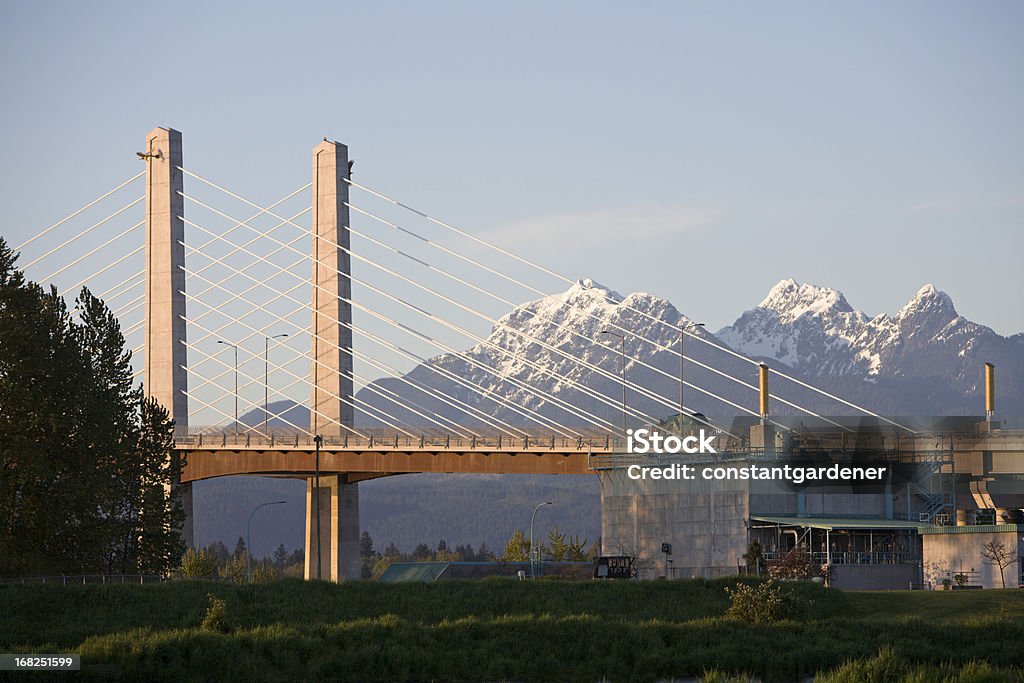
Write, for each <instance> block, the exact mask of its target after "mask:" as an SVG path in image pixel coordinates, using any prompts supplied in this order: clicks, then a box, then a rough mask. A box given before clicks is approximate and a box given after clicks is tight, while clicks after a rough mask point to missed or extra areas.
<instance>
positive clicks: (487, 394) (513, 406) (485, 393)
mask: <svg viewBox="0 0 1024 683" xmlns="http://www.w3.org/2000/svg"><path fill="white" fill-rule="evenodd" d="M203 256H204V257H205V258H213V257H210V256H208V255H203ZM307 258H308V257H307ZM226 267H227V268H229V269H231V270H234V271H236V272H237V273H238V274H239V275H242V276H243V277H248V278H250V279H253V278H252V277H251V276H249V275H248V274H246V273H244V272H242V271H238V270H237V269H234V268H233V267H231V266H226ZM187 272H188V271H187V270H186V273H187ZM200 279H203V280H204V281H206V282H210V283H211V284H215V283H212V282H211V281H209V280H205V278H202V277H200ZM215 286H216V287H218V288H220V289H222V290H223V291H227V290H225V289H224V288H223V287H222V286H221V285H215ZM286 298H288V299H290V300H291V301H293V302H295V303H298V304H299V305H300V306H309V304H308V303H305V302H300V301H299V300H297V299H295V298H293V297H290V296H288V297H286ZM248 303H249V304H250V305H253V306H256V307H257V308H260V305H259V304H256V303H255V302H251V301H249V302H248ZM357 307H359V305H358V304H357ZM360 308H362V307H360ZM366 310H367V311H368V312H369V313H370V314H371V315H377V314H376V313H374V312H372V311H369V309H366ZM265 312H266V313H268V314H270V315H272V316H273V315H276V314H274V313H271V312H270V311H265ZM324 317H326V318H327V319H328V321H330V322H335V323H337V324H339V325H344V326H347V327H350V329H354V328H351V326H349V325H347V324H346V323H342V322H341V321H339V320H337V319H335V318H333V317H331V316H326V315H325V316H324ZM382 319H383V320H385V321H386V322H388V324H390V325H392V326H395V327H398V328H399V329H401V330H404V331H406V332H408V333H411V334H417V335H419V334H420V333H418V332H416V331H415V330H411V329H410V328H408V327H407V326H404V325H402V324H400V323H396V322H394V321H391V320H390V319H387V318H382ZM422 337H423V338H424V339H425V340H427V341H428V342H429V343H431V344H432V345H434V346H435V347H437V348H439V349H441V350H443V351H446V352H450V353H453V354H454V355H457V356H460V357H462V358H463V359H464V360H466V361H467V362H469V363H471V364H474V365H476V366H478V367H481V368H482V369H484V370H485V371H486V372H489V373H491V374H494V375H495V376H496V377H497V378H498V379H499V380H503V381H510V380H509V378H507V377H503V376H502V375H500V374H499V373H497V371H495V370H494V369H493V368H490V367H489V366H486V365H483V364H480V363H479V362H477V361H475V360H474V359H471V358H469V357H468V356H465V355H464V354H462V353H461V352H460V351H457V350H454V349H452V348H451V347H448V346H446V345H443V344H441V343H440V342H436V341H434V340H432V339H431V338H430V337H427V336H426V335H422ZM395 348H396V349H397V350H398V351H399V352H401V353H405V354H406V355H410V354H408V353H407V352H404V351H403V350H402V349H400V348H399V347H395ZM412 355H413V356H414V357H415V358H417V359H418V360H420V361H423V360H424V359H422V358H419V357H418V356H415V355H414V354H412ZM428 367H431V368H432V369H435V370H437V368H433V366H428ZM449 374H450V373H449ZM451 378H452V379H453V380H454V381H457V382H459V383H461V384H463V385H464V386H466V382H465V380H462V379H461V378H459V377H458V376H457V375H452V377H451ZM470 384H472V383H470ZM472 386H474V387H477V389H478V390H479V391H480V393H481V394H482V395H483V396H484V397H487V398H490V399H491V400H494V401H497V400H496V399H495V398H494V397H493V396H491V395H490V392H489V391H486V390H481V388H479V386H478V385H475V384H473V385H472ZM525 388H526V390H527V391H533V393H535V394H536V393H538V392H537V391H536V390H533V389H532V387H529V386H528V385H527V386H525ZM541 398H542V400H548V399H550V397H544V396H542V397H541ZM502 401H505V399H502ZM504 406H505V407H507V408H509V409H512V410H514V411H517V412H520V413H521V411H520V408H519V406H517V405H516V404H515V403H514V402H507V401H506V402H505V403H504ZM526 410H529V411H530V412H531V413H534V414H535V415H537V416H538V417H542V416H539V414H536V413H535V411H532V410H530V409H528V408H526ZM543 420H544V421H546V422H549V423H550V425H546V426H549V428H554V429H559V427H558V426H557V423H555V422H554V421H552V420H550V419H549V418H543ZM608 424H609V425H610V423H608ZM563 435H565V434H563Z"/></svg>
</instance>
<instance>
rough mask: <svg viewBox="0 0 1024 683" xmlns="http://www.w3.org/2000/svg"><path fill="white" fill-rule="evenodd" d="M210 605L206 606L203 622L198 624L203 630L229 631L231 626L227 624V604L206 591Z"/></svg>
mask: <svg viewBox="0 0 1024 683" xmlns="http://www.w3.org/2000/svg"><path fill="white" fill-rule="evenodd" d="M206 597H207V598H208V599H209V600H210V606H209V607H207V608H206V616H204V617H203V623H202V624H200V625H199V627H200V628H201V629H203V630H204V631H212V632H214V633H231V626H230V625H228V616H227V615H228V604H227V603H226V602H225V601H224V600H223V599H221V598H218V597H217V596H216V595H214V594H213V593H207V594H206Z"/></svg>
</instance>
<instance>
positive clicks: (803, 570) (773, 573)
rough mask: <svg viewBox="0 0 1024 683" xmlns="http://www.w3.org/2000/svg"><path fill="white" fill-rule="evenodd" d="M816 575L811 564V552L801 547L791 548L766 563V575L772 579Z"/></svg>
mask: <svg viewBox="0 0 1024 683" xmlns="http://www.w3.org/2000/svg"><path fill="white" fill-rule="evenodd" d="M817 575H818V572H816V571H815V568H814V567H813V566H812V564H811V554H810V553H809V552H807V550H805V549H803V548H793V549H792V550H790V551H789V552H788V553H786V554H785V555H782V556H781V557H779V558H778V559H775V560H771V561H770V562H769V563H768V576H770V577H772V578H773V579H809V578H811V577H812V576H817Z"/></svg>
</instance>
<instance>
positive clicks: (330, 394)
mask: <svg viewBox="0 0 1024 683" xmlns="http://www.w3.org/2000/svg"><path fill="white" fill-rule="evenodd" d="M183 319H184V320H185V322H186V323H188V324H193V325H195V326H196V327H199V328H200V329H202V330H204V331H207V332H208V331H209V330H208V329H207V328H206V327H204V326H203V325H200V324H198V323H195V322H194V321H191V320H188V319H187V318H183ZM247 327H248V326H247ZM250 329H251V328H250ZM186 345H187V346H188V347H189V348H192V349H195V350H196V351H198V352H199V353H201V354H203V355H204V356H207V358H209V359H210V360H213V361H214V362H220V363H222V364H223V361H221V360H220V359H219V358H216V357H215V356H211V355H210V354H208V353H206V352H205V351H202V350H201V349H199V348H198V347H195V346H193V345H191V344H188V343H187V342H186ZM265 362H266V363H267V364H268V365H269V366H270V367H272V368H274V369H275V370H277V371H279V372H283V373H285V374H287V375H291V376H292V377H294V378H295V379H304V380H306V381H308V382H309V384H310V386H311V387H312V386H313V383H312V380H309V379H308V378H303V377H301V376H300V375H296V374H295V373H294V372H292V371H291V370H288V369H287V368H285V367H283V366H281V365H278V364H277V363H271V362H270V361H269V360H266V361H265ZM289 362H291V361H289ZM315 362H317V363H319V361H315ZM321 364H322V363H321ZM230 367H232V370H233V371H236V372H239V374H240V375H243V376H244V377H246V379H249V380H250V381H252V382H254V383H256V384H261V385H262V382H260V381H259V380H257V379H255V378H253V377H252V376H250V375H248V374H244V373H242V372H240V371H237V370H234V366H230ZM335 372H338V374H341V373H340V371H338V370H337V369H335ZM316 390H317V391H319V392H322V393H324V394H326V395H327V396H328V397H330V398H336V399H338V400H339V401H341V402H342V403H344V404H345V405H347V406H350V407H351V408H352V409H353V410H362V411H363V412H364V413H367V414H368V415H369V414H370V411H369V410H367V409H366V408H365V407H364V408H359V407H357V406H356V404H355V402H354V401H353V400H352V399H347V398H344V397H342V396H339V395H337V394H335V393H333V392H331V391H328V390H327V389H324V388H323V387H316ZM252 405H257V404H252ZM372 410H373V412H376V413H378V414H379V415H385V416H387V418H388V419H390V420H396V421H397V422H399V423H401V421H400V420H397V419H396V418H395V417H394V416H393V415H391V414H389V413H388V412H386V411H384V410H382V409H379V408H373V409H372ZM310 412H312V413H316V414H317V415H319V416H321V417H327V416H326V415H324V413H322V412H321V411H319V410H315V409H314V408H313V407H312V406H311V407H310ZM371 417H374V419H377V420H381V418H380V417H378V416H374V415H371ZM329 419H331V418H329ZM331 421H332V422H338V421H337V420H334V419H331ZM381 422H383V423H384V425H385V426H386V427H388V428H389V429H398V430H399V431H401V432H403V433H406V435H407V436H410V437H411V436H413V434H412V433H411V432H405V430H404V429H401V428H399V427H397V426H396V425H394V424H391V423H389V422H388V421H387V420H381ZM338 424H341V423H340V422H338ZM346 428H348V429H350V430H351V431H352V432H353V433H358V432H356V430H355V428H354V427H347V426H346Z"/></svg>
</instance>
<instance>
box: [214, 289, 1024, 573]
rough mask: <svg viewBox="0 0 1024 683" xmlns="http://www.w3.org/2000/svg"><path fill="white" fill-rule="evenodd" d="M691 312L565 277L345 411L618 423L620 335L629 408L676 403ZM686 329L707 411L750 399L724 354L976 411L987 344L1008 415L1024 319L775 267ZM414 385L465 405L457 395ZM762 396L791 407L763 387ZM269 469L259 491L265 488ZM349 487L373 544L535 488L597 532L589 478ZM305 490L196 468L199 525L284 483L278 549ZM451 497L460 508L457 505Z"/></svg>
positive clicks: (294, 536)
mask: <svg viewBox="0 0 1024 683" xmlns="http://www.w3.org/2000/svg"><path fill="white" fill-rule="evenodd" d="M690 324H692V321H691V320H690V319H689V318H687V317H686V316H685V315H683V314H682V313H680V312H679V311H678V310H677V309H676V308H675V307H674V306H673V305H672V304H671V303H670V302H668V301H667V300H665V299H661V298H659V297H656V296H653V295H650V294H644V293H634V294H630V295H628V296H622V295H620V294H618V293H617V292H615V291H614V290H612V289H610V288H607V287H604V286H602V285H600V284H598V283H596V282H594V281H592V280H581V281H579V282H577V283H576V284H575V285H573V286H572V287H570V288H569V289H568V290H567V291H565V292H562V293H559V294H555V295H551V296H547V297H544V298H542V299H539V300H536V301H532V302H529V303H526V304H523V305H521V306H518V307H517V308H515V309H514V310H512V311H510V312H509V313H508V314H507V315H505V316H504V317H502V318H501V319H499V320H498V322H497V324H496V325H495V326H494V328H493V329H492V330H491V333H490V335H489V336H488V337H487V338H486V341H485V342H482V343H479V344H477V345H476V346H473V347H471V348H469V349H467V350H466V351H464V352H462V353H458V354H456V353H447V354H442V355H439V356H436V357H434V358H431V359H430V360H429V361H427V362H425V363H422V364H420V365H419V366H417V367H416V368H414V369H413V370H412V371H411V372H409V373H408V374H407V375H406V378H407V379H408V380H409V382H410V383H412V384H416V385H418V386H419V387H422V388H424V389H425V390H421V389H418V388H414V387H413V386H411V384H410V383H406V382H402V381H401V380H399V379H396V378H383V379H379V380H377V381H376V382H374V383H373V384H372V385H370V386H374V387H376V388H377V389H379V391H377V392H375V391H374V390H373V389H370V388H368V387H363V388H362V389H361V390H360V391H359V392H358V393H357V395H356V403H357V405H359V406H365V407H366V408H367V410H366V411H365V412H363V411H359V412H357V416H356V419H357V424H362V425H366V426H375V425H376V424H377V423H375V421H374V419H373V418H372V417H371V414H372V413H374V410H373V409H375V408H376V409H383V410H385V411H386V412H387V413H390V414H391V415H393V416H395V417H396V418H398V419H399V420H401V421H403V422H407V423H410V424H418V423H422V422H423V419H422V418H420V417H419V416H417V415H416V414H415V413H413V412H411V411H410V410H409V409H408V408H407V405H406V404H410V405H413V406H415V407H416V409H417V410H419V411H420V412H424V411H426V410H429V411H430V412H432V413H434V414H436V415H439V416H442V417H443V418H445V419H446V420H449V421H451V422H455V423H459V424H463V425H479V424H481V423H482V421H483V420H482V418H481V417H480V414H481V413H485V414H486V415H489V416H492V417H493V418H494V419H495V420H497V421H500V422H501V423H504V424H507V425H524V424H531V423H532V421H533V420H534V419H535V418H536V419H548V420H550V421H553V422H556V423H558V424H559V425H565V426H572V427H579V428H596V427H598V426H601V425H602V424H604V425H608V424H612V425H618V424H619V421H620V420H621V394H620V392H621V386H622V384H621V371H622V367H621V365H620V364H621V363H622V352H623V351H624V352H625V356H626V362H625V373H626V377H627V380H628V382H629V383H630V388H629V391H628V392H627V403H628V405H629V407H630V410H631V412H632V413H633V414H632V415H631V416H630V420H631V422H636V421H639V420H641V419H643V418H646V419H655V420H656V419H663V418H666V417H669V416H671V415H673V414H677V413H678V412H679V408H678V402H679V372H680V366H679V363H680V358H679V355H678V349H679V344H680V333H679V328H680V326H681V325H690ZM605 331H606V332H607V333H605ZM690 331H691V333H692V336H688V337H687V338H686V340H685V347H684V350H685V361H686V365H685V368H684V371H685V378H686V381H687V383H688V385H687V387H686V388H685V393H684V402H685V405H686V407H687V409H688V410H691V411H692V410H696V411H700V412H702V413H704V414H705V415H708V416H710V417H713V418H716V419H720V420H723V421H724V420H728V419H729V418H730V417H731V416H733V415H735V414H737V413H738V412H740V410H741V409H746V410H749V411H754V410H756V409H757V393H756V391H755V390H754V389H753V387H755V386H756V378H757V366H756V363H751V362H750V361H749V360H746V359H743V358H741V357H739V355H742V356H746V357H748V358H750V359H752V360H754V361H757V362H764V363H767V364H768V365H769V366H770V367H771V368H772V369H773V370H776V371H781V372H784V373H786V374H789V375H792V376H793V377H795V378H797V379H799V380H801V381H803V382H807V383H809V384H813V385H814V386H816V387H819V388H820V389H823V390H825V391H827V392H830V393H834V394H837V395H839V396H841V397H843V398H845V399H846V400H848V401H850V402H852V403H855V404H858V405H861V406H864V407H866V408H869V409H870V410H873V411H875V412H878V413H882V414H888V415H949V414H965V415H970V414H975V415H981V414H982V413H983V410H984V405H983V398H982V394H983V388H984V379H983V378H984V375H983V364H984V362H986V361H987V362H991V363H993V364H995V365H996V368H997V373H998V384H997V387H998V388H997V393H998V406H997V407H998V408H999V412H1001V413H1002V414H1004V415H1016V416H1019V415H1024V390H1022V388H1021V387H1024V334H1015V335H1013V336H1010V337H1004V336H1001V335H999V334H997V333H996V332H995V331H993V330H992V329H990V328H988V327H986V326H984V325H981V324H979V323H975V322H972V321H970V320H967V319H966V318H964V317H963V316H961V315H959V314H958V313H957V311H956V308H955V306H954V304H953V301H952V299H951V298H950V297H949V295H947V294H946V293H944V292H941V291H939V290H937V289H936V288H935V287H934V286H932V285H925V286H924V287H922V288H921V289H920V290H918V292H917V293H916V294H914V295H913V296H912V297H911V298H910V300H909V301H908V302H907V303H906V304H905V305H904V306H903V307H902V308H900V309H899V310H898V311H896V312H895V313H894V314H892V315H889V314H882V315H877V316H874V317H869V316H867V315H866V314H864V313H863V312H861V311H858V310H856V309H854V308H853V307H852V306H851V305H850V304H849V302H848V301H847V300H846V297H845V296H844V295H843V294H842V293H841V292H839V291H838V290H835V289H831V288H828V287H821V286H817V285H811V284H800V283H798V282H796V281H794V280H791V279H789V280H782V281H781V282H779V283H778V284H776V285H775V286H774V287H772V288H771V290H770V291H769V292H768V295H767V296H766V297H765V298H764V300H762V301H761V302H760V303H759V304H758V305H757V306H755V307H754V308H752V309H750V310H748V311H746V312H744V313H743V314H742V315H740V316H739V318H737V319H736V321H735V322H734V323H733V324H732V325H729V326H727V327H724V328H722V329H720V330H718V331H717V332H714V333H712V332H710V331H708V330H705V329H704V328H702V327H692V328H691V329H690ZM609 333H614V335H619V336H614V335H613V334H609ZM577 359H578V360H577ZM726 375H728V376H729V377H727V376H726ZM690 384H692V385H693V386H692V387H691V386H689V385H690ZM632 385H636V387H641V388H635V387H633V386H632ZM430 390H437V392H438V393H440V394H442V395H444V396H448V397H455V398H457V399H459V401H462V402H464V403H465V404H468V405H469V406H472V408H468V409H466V410H463V409H461V408H459V407H458V404H454V403H453V402H446V401H444V400H441V399H438V398H436V396H435V395H433V394H431V393H430ZM772 392H773V393H777V394H781V395H782V396H783V397H784V398H785V400H788V401H789V402H790V403H791V404H795V405H799V406H802V407H803V408H806V409H810V410H813V411H815V412H819V413H822V414H831V415H842V414H851V413H854V412H856V411H854V410H853V409H852V408H850V407H849V406H847V405H845V404H842V403H839V402H836V401H834V400H832V399H830V398H828V397H826V396H824V395H822V394H819V393H816V392H813V391H810V390H808V389H806V388H804V387H802V386H800V385H798V384H795V383H792V382H789V381H787V380H784V379H782V378H781V377H778V375H775V376H774V378H773V380H772ZM274 408H275V407H272V410H274ZM286 408H287V409H288V410H289V417H288V419H289V420H290V421H292V422H295V423H296V424H303V423H304V422H303V420H308V412H307V411H306V409H305V408H304V407H302V406H294V405H293V406H287V405H278V406H276V410H274V412H279V411H280V410H283V409H286ZM772 412H773V413H774V414H796V413H799V412H800V411H799V410H798V409H797V408H796V407H794V405H787V404H786V403H783V402H781V401H778V400H776V401H774V402H773V405H772ZM261 417H262V414H260V416H254V419H261ZM268 486H269V487H270V488H271V489H273V490H272V491H268V490H265V489H267V487H268ZM275 487H276V488H275ZM360 489H361V502H360V508H361V511H362V513H361V514H362V516H361V523H362V526H363V527H364V528H366V529H368V530H369V531H370V533H371V535H372V536H373V538H374V539H375V542H376V545H377V546H378V548H379V549H383V547H384V546H386V545H387V543H389V542H392V541H393V542H395V543H396V544H398V545H399V547H400V548H402V549H403V550H411V549H412V547H413V546H414V545H415V544H416V543H419V542H421V541H423V542H427V543H431V544H435V545H436V543H437V541H438V540H440V539H441V538H444V539H445V540H446V541H447V542H448V544H449V545H450V546H454V545H455V544H457V543H472V544H473V545H474V546H477V545H479V544H480V543H482V542H486V543H487V544H488V545H489V546H490V547H491V548H492V549H497V550H500V548H501V546H502V545H503V543H504V541H505V540H506V539H507V538H508V537H509V535H511V533H512V531H513V530H514V528H516V527H519V528H523V527H525V526H526V525H527V524H528V523H529V513H530V511H531V506H530V505H529V502H530V501H533V500H545V499H549V498H547V497H550V496H554V497H557V498H559V500H560V501H561V504H560V505H554V506H551V508H549V510H550V512H548V511H545V516H544V518H543V519H545V520H546V523H543V524H542V527H543V528H544V529H545V532H544V533H545V534H546V529H547V527H548V526H554V525H558V526H559V527H560V528H561V529H562V530H563V531H566V532H569V533H573V534H576V533H578V534H580V535H581V536H582V537H587V538H591V539H592V540H593V538H596V536H597V534H598V533H599V526H600V524H599V522H600V520H599V517H598V515H599V506H598V500H597V491H598V487H597V482H596V480H594V479H593V478H591V477H571V478H570V477H565V478H558V477H543V476H540V477H521V476H517V475H502V476H490V477H482V476H475V475H464V476H451V475H425V474H424V475H406V476H401V477H391V478H386V479H381V480H376V481H371V482H367V483H364V484H362V485H361V486H360ZM303 491H304V485H303V484H302V483H301V482H287V481H280V480H256V481H254V480H251V479H250V480H246V479H245V478H228V479H224V480H212V481H207V482H200V483H199V484H197V487H196V508H197V509H196V513H197V519H198V520H199V526H198V527H197V530H196V531H197V538H198V539H199V540H200V542H202V543H208V542H210V541H212V540H217V539H220V540H223V541H225V542H226V543H227V542H229V541H231V540H232V539H234V538H236V537H237V536H238V535H240V534H239V533H238V529H241V528H244V526H243V524H244V518H245V516H246V515H247V511H248V510H249V509H251V506H249V503H250V502H253V501H254V500H257V499H259V498H260V497H261V496H265V495H282V496H285V497H286V498H287V499H289V501H290V502H291V503H292V504H291V505H289V506H288V507H289V508H295V509H294V510H289V511H288V513H287V516H288V517H289V518H292V517H294V518H295V519H297V520H300V521H298V522H295V521H294V520H292V521H289V522H287V523H284V518H281V523H280V524H279V525H278V526H279V527H280V528H276V527H274V528H273V529H272V531H273V535H274V537H275V538H280V539H281V541H280V542H283V543H284V544H285V545H286V546H287V547H289V548H294V547H298V546H300V545H301V543H302V524H301V512H302V505H303ZM388 501H390V502H388ZM474 502H475V508H474ZM382 503H386V504H382ZM467 508H474V514H473V515H466V514H465V513H466V510H467ZM560 508H561V509H560ZM483 511H486V514H477V513H478V512H480V513H482V512H483ZM282 514H283V513H282ZM271 524H272V525H273V524H274V523H273V522H272V523H271ZM540 528H541V527H538V529H540ZM435 537H436V538H435ZM254 545H256V543H255V542H254ZM274 546H276V543H271V544H270V548H271V549H272V548H273V547H274ZM254 552H256V553H257V554H259V553H260V552H262V549H261V548H260V547H258V546H257V547H255V548H254ZM267 554H269V550H268V551H267Z"/></svg>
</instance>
